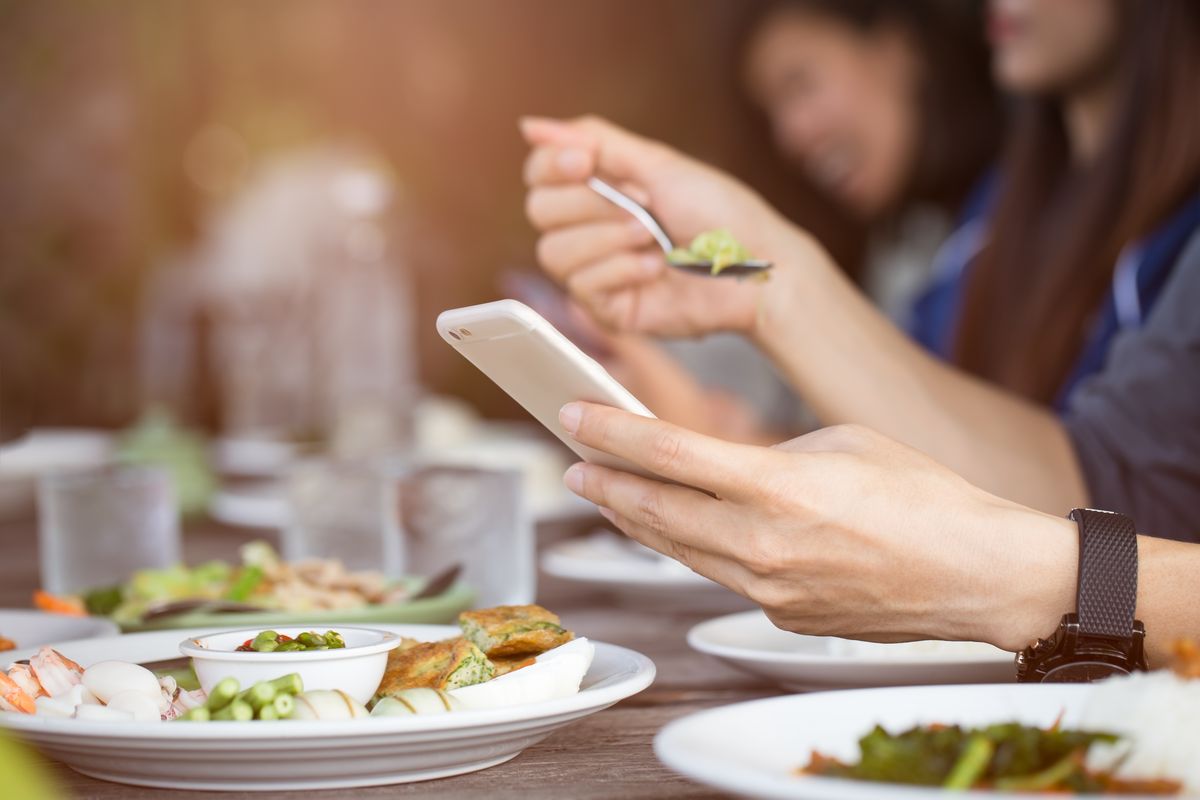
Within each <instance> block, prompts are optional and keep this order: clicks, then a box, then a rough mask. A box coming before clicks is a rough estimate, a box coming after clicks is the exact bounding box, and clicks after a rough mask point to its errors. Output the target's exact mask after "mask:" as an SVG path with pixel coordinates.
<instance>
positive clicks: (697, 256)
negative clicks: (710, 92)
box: [588, 177, 772, 278]
mask: <svg viewBox="0 0 1200 800" xmlns="http://www.w3.org/2000/svg"><path fill="white" fill-rule="evenodd" d="M588 187H589V188H590V189H591V190H592V191H594V192H595V193H596V194H598V195H600V196H601V197H603V198H604V199H605V200H608V201H609V202H610V203H612V204H613V205H615V206H618V207H620V208H623V209H624V210H626V211H628V212H629V213H630V214H632V215H633V218H634V219H636V220H637V221H638V222H640V223H642V225H644V226H645V227H646V230H648V231H650V235H651V236H653V237H654V241H656V242H658V246H659V247H661V248H662V251H663V254H664V255H666V257H667V263H668V264H670V265H671V266H672V267H675V268H676V269H681V270H683V271H685V272H690V273H692V274H693V275H706V276H708V277H710V278H718V277H719V278H743V277H746V276H751V275H757V276H761V277H764V278H765V277H766V275H767V271H768V270H770V269H771V266H772V265H771V262H770V261H762V260H760V259H754V258H750V254H749V253H747V252H746V248H744V247H742V246H741V245H740V244H738V242H737V240H736V239H734V238H733V235H732V234H731V233H730V232H729V231H727V230H724V229H718V230H714V231H705V232H704V233H702V234H700V235H699V236H697V237H696V238H695V239H693V240H692V244H691V246H690V247H686V248H684V247H676V246H675V244H674V243H673V242H672V241H671V237H670V236H668V235H667V232H666V230H664V229H663V226H662V225H661V224H659V221H658V220H657V219H655V218H654V215H653V214H651V213H650V212H649V211H647V210H646V208H645V206H643V205H642V204H641V203H639V202H637V201H636V200H634V199H633V198H632V197H630V196H629V195H627V194H625V193H624V192H622V191H621V190H620V189H617V188H616V187H615V186H613V185H611V184H609V183H606V182H604V181H602V180H600V179H599V178H596V177H591V178H588Z"/></svg>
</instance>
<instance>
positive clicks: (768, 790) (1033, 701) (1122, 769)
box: [654, 670, 1200, 800]
mask: <svg viewBox="0 0 1200 800" xmlns="http://www.w3.org/2000/svg"><path fill="white" fill-rule="evenodd" d="M1194 674H1195V675H1200V670H1197V671H1195V672H1194ZM1198 736H1200V679H1197V678H1196V677H1192V678H1187V677H1184V676H1183V675H1179V674H1174V673H1172V672H1171V671H1169V670H1160V671H1157V672H1152V673H1139V674H1135V675H1132V676H1124V677H1117V678H1111V679H1109V680H1107V681H1103V682H1100V683H1096V684H1013V685H996V684H988V685H977V686H913V687H889V688H884V689H857V690H848V691H836V692H817V693H813V694H806V695H793V696H788V697H776V698H770V699H767V700H756V701H751V702H748V703H738V704H736V705H731V706H725V707H723V708H717V709H712V710H709V711H702V712H700V713H697V714H692V715H690V716H687V717H683V718H682V719H679V720H676V721H674V722H672V723H670V724H669V725H667V726H666V727H665V728H664V729H663V730H662V731H661V732H660V733H659V734H658V736H657V737H656V739H655V742H654V749H655V752H656V753H657V755H658V757H659V759H660V760H661V761H662V762H663V763H665V764H666V765H667V766H668V767H670V768H671V769H673V770H675V771H676V772H679V773H682V774H683V775H686V776H688V777H689V778H692V779H694V780H696V781H699V782H701V783H704V784H708V785H709V786H713V787H716V788H719V789H722V790H724V791H728V792H733V793H735V794H738V795H742V796H748V797H763V798H789V799H790V800H808V799H809V798H834V799H835V800H877V799H878V800H883V798H896V800H903V799H904V798H915V797H931V796H935V795H936V796H943V795H944V796H946V797H961V796H964V795H966V796H969V797H987V796H994V795H995V794H996V792H1004V794H1003V795H1002V796H1003V797H1033V796H1039V797H1044V796H1045V794H1046V793H1058V794H1061V793H1072V792H1079V793H1089V794H1124V795H1137V796H1140V797H1147V796H1161V795H1168V796H1189V797H1191V796H1200V761H1198V760H1197V759H1196V753H1197V752H1198V751H1200V739H1198V738H1197V737H1198Z"/></svg>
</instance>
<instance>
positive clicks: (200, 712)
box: [179, 706, 212, 722]
mask: <svg viewBox="0 0 1200 800" xmlns="http://www.w3.org/2000/svg"><path fill="white" fill-rule="evenodd" d="M211 716H212V715H211V714H210V713H209V711H208V709H207V708H205V707H204V706H197V707H196V708H192V709H189V710H187V711H185V712H183V715H182V716H180V717H179V718H180V719H182V720H185V721H187V722H208V720H209V718H210V717H211Z"/></svg>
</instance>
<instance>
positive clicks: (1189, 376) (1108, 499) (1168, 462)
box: [1062, 233, 1200, 542]
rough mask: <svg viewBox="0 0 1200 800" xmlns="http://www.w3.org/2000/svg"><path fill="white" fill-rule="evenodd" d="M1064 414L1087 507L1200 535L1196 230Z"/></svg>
mask: <svg viewBox="0 0 1200 800" xmlns="http://www.w3.org/2000/svg"><path fill="white" fill-rule="evenodd" d="M1062 420H1063V425H1064V426H1065V427H1066V429H1067V433H1068V434H1069V436H1070V437H1071V442H1072V444H1073V445H1074V448H1075V454H1076V456H1077V458H1078V461H1079V466H1080V468H1081V470H1082V471H1083V475H1084V480H1085V482H1086V484H1087V488H1088V493H1089V496H1090V502H1091V504H1092V505H1094V506H1096V507H1099V508H1106V509H1109V510H1111V511H1120V512H1121V513H1123V514H1128V515H1129V516H1130V517H1132V518H1133V520H1134V521H1135V522H1136V523H1137V526H1138V531H1139V532H1141V533H1146V534H1150V535H1152V536H1161V537H1164V538H1169V539H1181V540H1183V541H1193V542H1200V233H1198V234H1193V236H1192V237H1191V240H1190V241H1189V242H1187V243H1186V244H1185V248H1184V251H1183V254H1182V255H1181V256H1180V257H1179V258H1178V259H1177V263H1176V265H1175V267H1174V269H1173V270H1171V276H1170V278H1169V279H1168V280H1167V281H1166V283H1165V285H1164V286H1163V288H1162V291H1161V292H1160V294H1159V297H1158V302H1157V304H1156V305H1155V307H1154V310H1153V311H1152V312H1150V313H1149V315H1148V316H1147V318H1146V323H1145V325H1144V326H1141V327H1139V328H1126V329H1125V330H1123V331H1120V332H1118V333H1117V334H1116V335H1115V336H1114V340H1113V344H1112V347H1111V348H1110V353H1109V355H1108V359H1107V361H1106V362H1105V365H1104V369H1103V371H1101V372H1097V373H1095V374H1093V375H1091V376H1090V377H1088V378H1084V379H1081V380H1080V382H1079V385H1078V386H1077V388H1076V390H1075V391H1074V392H1073V393H1072V394H1071V396H1070V398H1069V399H1068V401H1067V408H1066V410H1065V411H1064V413H1063V416H1062Z"/></svg>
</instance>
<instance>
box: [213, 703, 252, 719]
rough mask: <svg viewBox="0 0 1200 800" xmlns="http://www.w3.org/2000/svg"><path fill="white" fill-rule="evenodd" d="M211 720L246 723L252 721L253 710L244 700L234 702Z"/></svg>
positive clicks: (215, 714)
mask: <svg viewBox="0 0 1200 800" xmlns="http://www.w3.org/2000/svg"><path fill="white" fill-rule="evenodd" d="M212 718H213V720H233V721H236V722H247V721H249V720H252V719H254V709H253V708H251V707H250V704H249V703H247V702H246V701H245V700H234V701H233V702H231V703H230V704H229V705H227V706H225V707H224V708H222V709H221V710H220V711H217V712H216V713H214V714H213V715H212Z"/></svg>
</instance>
